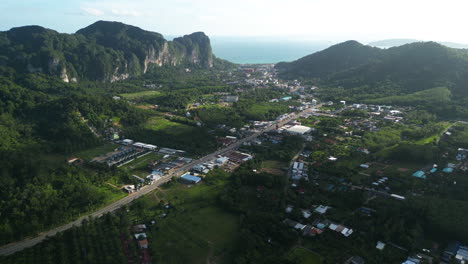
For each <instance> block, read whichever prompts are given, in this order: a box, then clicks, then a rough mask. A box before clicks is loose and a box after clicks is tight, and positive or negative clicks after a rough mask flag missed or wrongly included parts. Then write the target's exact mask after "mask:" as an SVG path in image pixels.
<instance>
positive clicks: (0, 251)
mask: <svg viewBox="0 0 468 264" xmlns="http://www.w3.org/2000/svg"><path fill="white" fill-rule="evenodd" d="M316 107H319V106H316ZM308 111H310V109H307V110H305V111H303V112H301V113H299V114H291V115H290V116H289V117H288V118H286V119H285V120H283V121H281V122H279V123H278V124H274V125H272V126H270V127H267V128H265V129H264V130H262V131H260V132H257V133H255V134H253V135H251V136H248V137H246V138H243V139H240V140H239V141H237V142H236V143H234V144H231V145H229V146H227V147H226V148H223V149H221V150H218V151H216V152H213V153H211V154H209V155H206V156H204V157H202V158H200V159H198V160H195V161H192V162H191V163H188V164H186V165H184V166H182V167H180V168H178V169H176V170H175V171H174V172H172V173H170V174H167V175H165V176H163V177H162V178H161V179H159V180H157V181H156V182H155V183H153V184H152V185H146V186H144V187H142V188H141V189H140V190H139V191H138V192H135V193H133V194H131V195H128V196H127V197H125V198H122V199H120V200H118V201H115V202H113V203H111V204H109V205H107V206H105V207H103V208H101V209H99V210H97V211H95V212H93V213H91V214H88V215H85V216H82V217H80V218H78V219H76V220H75V221H73V222H70V223H68V224H65V225H62V226H59V227H56V228H54V229H51V230H49V231H47V232H43V233H40V234H39V235H38V236H36V237H34V238H26V239H24V240H21V241H18V242H13V243H10V244H7V245H4V246H2V247H0V255H11V254H13V253H16V252H18V251H21V250H23V249H25V248H29V247H32V246H35V245H37V244H39V243H40V242H42V241H43V240H44V239H46V238H48V237H51V236H54V235H55V234H57V233H58V232H63V231H65V230H67V229H70V228H72V227H73V226H80V225H81V223H82V222H83V220H85V219H88V218H97V217H101V216H102V215H104V214H106V213H110V212H113V211H115V210H117V209H119V208H121V207H122V206H124V205H126V204H129V203H130V202H132V201H133V200H135V199H138V198H140V197H141V196H143V195H145V194H148V193H149V192H151V191H153V190H155V189H156V188H158V187H159V186H160V185H161V184H164V183H166V182H168V181H170V180H171V179H172V177H173V176H180V175H181V174H182V173H184V172H186V171H187V170H189V169H190V168H191V167H192V166H194V165H195V164H198V163H203V162H207V161H210V160H213V159H214V158H215V157H216V156H217V155H220V154H223V153H225V152H228V151H231V150H233V149H237V148H238V147H239V146H241V145H242V144H243V143H244V142H247V141H250V140H253V139H255V138H257V137H258V136H260V135H261V134H262V133H264V132H267V131H270V130H273V129H275V128H276V126H277V125H278V126H280V127H281V126H283V125H284V124H286V123H288V122H289V121H291V120H293V119H295V118H297V117H298V116H299V115H300V114H302V113H306V112H308Z"/></svg>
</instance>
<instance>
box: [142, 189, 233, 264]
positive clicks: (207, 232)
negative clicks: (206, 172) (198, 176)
mask: <svg viewBox="0 0 468 264" xmlns="http://www.w3.org/2000/svg"><path fill="white" fill-rule="evenodd" d="M222 188H223V186H222V185H219V186H213V185H205V184H204V183H201V184H198V185H195V186H192V187H188V186H186V185H182V184H178V183H176V184H173V185H172V186H171V187H169V188H164V189H162V190H156V191H155V192H153V193H151V194H149V195H147V196H145V197H144V198H143V199H145V201H143V203H144V204H145V205H146V206H148V207H149V208H148V209H147V210H145V212H147V214H148V215H153V216H154V217H156V218H155V219H157V222H158V224H157V229H155V231H152V232H151V237H150V248H153V249H154V252H156V254H155V256H154V257H153V260H154V262H155V263H207V262H215V263H226V262H228V260H229V259H230V254H231V253H232V252H233V249H234V247H235V244H236V242H237V239H238V231H239V221H238V217H237V216H236V215H234V214H231V213H229V212H226V211H224V210H223V209H221V208H220V207H218V206H217V205H216V199H215V197H216V196H217V194H218V193H219V192H220V191H221V190H222ZM160 200H163V201H164V202H170V204H171V206H172V208H171V209H169V210H165V209H162V207H160V206H158V205H159V202H160ZM155 207H156V208H155ZM162 212H167V213H168V216H167V217H166V218H164V219H160V218H158V217H157V215H159V214H161V213H162ZM150 217H151V216H150Z"/></svg>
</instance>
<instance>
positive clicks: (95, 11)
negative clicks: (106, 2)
mask: <svg viewBox="0 0 468 264" xmlns="http://www.w3.org/2000/svg"><path fill="white" fill-rule="evenodd" d="M81 10H82V11H83V12H85V13H86V14H88V15H92V16H102V15H104V12H103V11H101V10H99V9H97V8H92V7H81Z"/></svg>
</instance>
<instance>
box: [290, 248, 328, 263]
mask: <svg viewBox="0 0 468 264" xmlns="http://www.w3.org/2000/svg"><path fill="white" fill-rule="evenodd" d="M288 258H289V259H290V260H291V261H294V263H298V264H320V263H322V260H321V259H322V258H321V257H320V255H318V254H317V253H314V252H312V251H309V250H307V249H305V248H295V249H293V250H291V252H289V254H288Z"/></svg>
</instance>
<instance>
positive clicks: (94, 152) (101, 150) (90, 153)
mask: <svg viewBox="0 0 468 264" xmlns="http://www.w3.org/2000/svg"><path fill="white" fill-rule="evenodd" d="M118 147H119V145H117V144H114V143H106V144H104V145H102V146H98V147H95V148H90V149H87V150H83V151H79V152H76V153H73V155H71V156H75V157H78V158H81V159H84V160H91V159H93V158H95V157H98V156H99V155H102V154H106V153H108V152H111V151H113V150H114V149H116V148H118Z"/></svg>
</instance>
